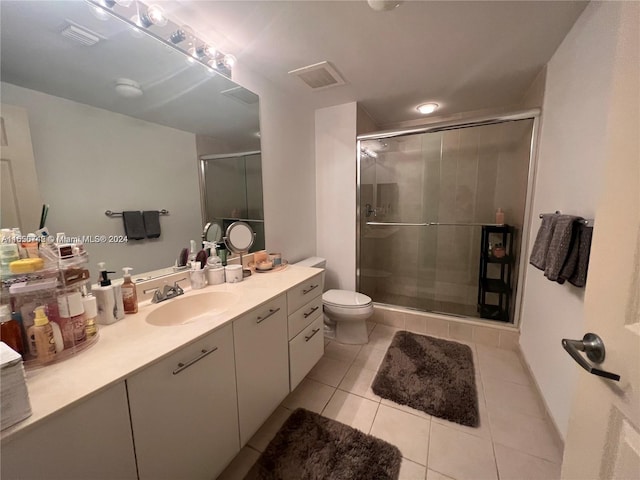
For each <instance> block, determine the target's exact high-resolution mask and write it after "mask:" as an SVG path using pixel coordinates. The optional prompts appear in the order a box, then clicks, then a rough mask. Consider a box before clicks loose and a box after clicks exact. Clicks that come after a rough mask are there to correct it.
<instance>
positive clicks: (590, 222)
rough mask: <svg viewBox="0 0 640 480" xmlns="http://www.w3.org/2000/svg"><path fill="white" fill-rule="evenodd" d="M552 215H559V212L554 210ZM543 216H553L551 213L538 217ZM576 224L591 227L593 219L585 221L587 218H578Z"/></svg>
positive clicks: (541, 215)
mask: <svg viewBox="0 0 640 480" xmlns="http://www.w3.org/2000/svg"><path fill="white" fill-rule="evenodd" d="M554 213H555V214H556V215H560V210H556V211H555V212H554ZM545 215H553V213H541V214H540V215H539V217H540V218H542V217H543V216H545ZM578 222H580V223H582V224H583V225H589V226H591V227H593V223H594V220H593V219H587V218H579V219H578Z"/></svg>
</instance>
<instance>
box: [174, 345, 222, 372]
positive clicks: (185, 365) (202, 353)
mask: <svg viewBox="0 0 640 480" xmlns="http://www.w3.org/2000/svg"><path fill="white" fill-rule="evenodd" d="M216 350H218V347H213V348H212V349H211V350H207V349H205V348H203V349H202V350H201V351H200V355H198V356H197V357H196V358H194V359H192V360H189V361H188V362H187V363H182V362H180V363H179V364H178V368H176V369H175V370H174V371H173V374H174V375H177V374H179V373H180V372H181V371H183V370H186V369H187V368H189V367H190V366H191V365H193V364H194V363H196V362H199V361H200V360H202V359H203V358H204V357H206V356H207V355H209V354H210V353H213V352H215V351H216Z"/></svg>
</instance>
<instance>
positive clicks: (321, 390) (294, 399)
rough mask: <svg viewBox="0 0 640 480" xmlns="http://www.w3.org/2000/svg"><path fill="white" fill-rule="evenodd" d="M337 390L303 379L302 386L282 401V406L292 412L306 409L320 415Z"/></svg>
mask: <svg viewBox="0 0 640 480" xmlns="http://www.w3.org/2000/svg"><path fill="white" fill-rule="evenodd" d="M335 390H336V389H335V388H333V387H329V386H328V385H325V384H324V383H320V382H316V381H313V380H309V379H308V378H305V379H303V380H302V381H301V382H300V385H298V386H297V387H296V389H295V390H294V391H293V392H291V393H290V394H289V395H288V396H287V398H285V399H284V400H283V401H282V406H283V407H286V408H288V409H290V410H295V409H296V408H306V409H307V410H311V411H312V412H316V413H320V412H322V410H323V409H324V407H325V405H326V404H327V402H329V399H330V398H331V396H332V395H333V392H335Z"/></svg>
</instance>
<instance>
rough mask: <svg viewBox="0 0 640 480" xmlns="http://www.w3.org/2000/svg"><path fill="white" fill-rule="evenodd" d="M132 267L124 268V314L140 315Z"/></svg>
mask: <svg viewBox="0 0 640 480" xmlns="http://www.w3.org/2000/svg"><path fill="white" fill-rule="evenodd" d="M131 270H133V269H132V268H131V267H124V268H123V269H122V271H123V272H124V283H123V284H122V302H123V304H124V313H138V296H137V294H136V285H135V283H133V282H132V281H131Z"/></svg>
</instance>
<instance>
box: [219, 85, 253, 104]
mask: <svg viewBox="0 0 640 480" xmlns="http://www.w3.org/2000/svg"><path fill="white" fill-rule="evenodd" d="M220 93H221V94H223V95H225V96H227V97H229V98H233V99H234V100H239V101H240V102H242V103H246V104H247V105H253V104H254V103H258V100H259V97H258V95H256V94H255V93H253V92H252V91H250V90H247V89H246V88H242V87H234V88H230V89H228V90H223V91H222V92H220Z"/></svg>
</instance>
